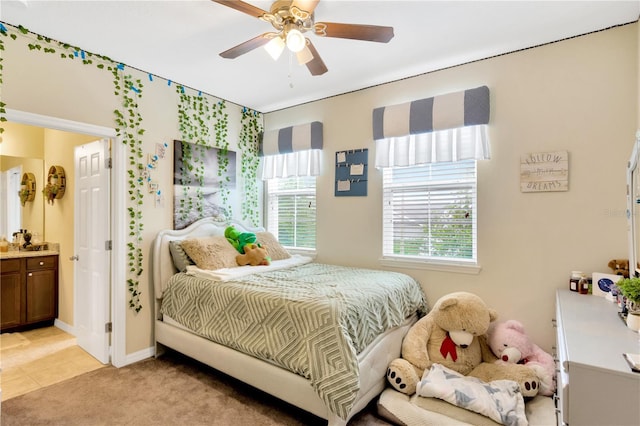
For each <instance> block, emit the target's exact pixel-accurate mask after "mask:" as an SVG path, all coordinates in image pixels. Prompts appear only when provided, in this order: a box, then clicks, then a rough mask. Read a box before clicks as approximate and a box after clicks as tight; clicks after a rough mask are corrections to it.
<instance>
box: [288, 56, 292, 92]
mask: <svg viewBox="0 0 640 426" xmlns="http://www.w3.org/2000/svg"><path fill="white" fill-rule="evenodd" d="M292 69H293V53H292V52H289V87H290V88H292V89H293V78H292V77H291V74H292V71H291V70H292Z"/></svg>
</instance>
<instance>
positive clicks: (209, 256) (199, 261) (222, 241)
mask: <svg viewBox="0 0 640 426" xmlns="http://www.w3.org/2000/svg"><path fill="white" fill-rule="evenodd" d="M180 245H181V246H182V248H183V249H184V251H185V253H187V255H188V256H189V257H190V258H191V260H193V261H194V262H195V264H196V266H197V267H198V268H200V269H210V270H214V269H221V268H234V267H236V266H238V263H237V262H236V256H237V255H239V254H240V253H238V252H237V251H236V249H235V248H233V246H232V245H231V244H230V243H229V241H227V239H226V238H225V237H224V236H222V235H219V236H215V237H201V238H192V239H188V240H184V241H183V242H182V244H180Z"/></svg>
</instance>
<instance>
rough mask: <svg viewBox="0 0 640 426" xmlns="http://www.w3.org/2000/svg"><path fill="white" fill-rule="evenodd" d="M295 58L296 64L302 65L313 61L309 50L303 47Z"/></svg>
mask: <svg viewBox="0 0 640 426" xmlns="http://www.w3.org/2000/svg"><path fill="white" fill-rule="evenodd" d="M296 57H297V58H298V64H299V65H304V64H306V63H307V62H309V61H310V60H312V59H313V53H311V50H309V48H308V47H307V46H305V47H304V49H302V50H301V51H299V52H298V53H296Z"/></svg>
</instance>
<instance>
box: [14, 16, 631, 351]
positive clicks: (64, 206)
mask: <svg viewBox="0 0 640 426" xmlns="http://www.w3.org/2000/svg"><path fill="white" fill-rule="evenodd" d="M638 31H639V30H638V26H637V24H633V25H627V26H624V27H618V28H614V29H611V30H608V31H604V32H600V33H596V34H592V35H588V36H584V37H579V38H574V39H570V40H567V41H564V42H561V43H556V44H552V45H548V46H543V47H539V48H535V49H530V50H525V51H521V52H518V53H513V54H510V55H504V56H500V57H497V58H493V59H489V60H485V61H479V62H475V63H472V64H468V65H464V66H459V67H455V68H451V69H447V70H444V71H441V72H434V73H430V74H427V75H423V76H418V77H415V78H412V79H406V80H403V81H399V82H396V83H393V84H388V85H383V86H378V87H375V88H371V89H368V90H364V91H360V92H355V93H351V94H347V95H343V96H339V97H335V98H331V99H327V100H323V101H318V102H314V103H310V104H306V105H303V106H299V107H296V108H291V109H287V110H283V111H279V112H274V113H271V114H268V116H267V117H266V119H265V124H266V128H267V129H272V128H277V127H281V126H289V125H292V124H298V123H305V122H309V121H312V120H320V121H322V122H324V132H325V153H324V164H325V167H324V171H323V175H322V176H321V177H320V178H319V180H318V229H319V230H320V231H321V232H319V233H318V251H319V254H318V260H319V261H322V262H335V263H339V264H343V263H349V264H353V265H357V266H367V267H373V268H379V267H380V265H379V263H378V258H379V257H380V254H381V234H380V222H381V194H380V188H381V182H380V173H379V172H378V171H376V170H375V169H373V168H372V169H371V171H370V178H369V188H368V193H369V195H368V196H367V197H357V198H351V197H341V198H335V197H334V196H333V177H334V176H333V174H334V171H333V156H334V152H335V151H338V150H344V149H351V148H362V147H368V148H369V155H370V159H369V160H370V162H371V163H372V162H373V154H374V151H375V147H374V146H373V143H372V140H371V139H372V132H371V111H372V109H373V108H375V107H377V106H382V105H389V104H395V103H399V102H405V101H408V100H413V99H419V98H424V97H430V96H433V95H437V94H441V93H447V92H451V91H456V90H461V89H465V88H470V87H475V86H478V85H483V84H486V85H487V86H489V88H490V89H491V101H492V118H491V120H492V121H491V129H490V137H491V147H492V154H493V155H492V159H491V160H489V161H486V162H482V163H480V164H479V170H478V173H479V219H478V223H479V260H480V263H481V265H482V271H481V272H480V273H479V274H478V275H467V274H457V273H443V272H434V271H429V270H415V269H407V270H403V271H404V272H407V273H408V274H410V275H412V276H414V277H416V278H417V279H419V280H420V282H421V283H422V285H423V286H424V288H425V290H426V293H427V296H428V298H429V300H430V301H431V302H434V301H435V300H436V299H437V298H438V297H440V296H441V295H443V294H445V293H447V292H449V291H452V290H469V291H473V292H476V293H478V294H479V295H481V296H482V297H483V298H484V299H485V300H486V301H487V303H489V304H490V305H492V306H493V307H495V308H496V309H497V310H498V311H499V312H500V314H501V315H502V317H503V318H518V319H520V320H522V321H523V322H524V323H525V325H526V326H527V328H528V329H529V333H530V334H531V335H532V337H533V338H534V340H535V341H537V342H539V343H540V344H541V345H543V346H544V347H545V348H546V349H550V346H551V344H552V340H553V332H552V329H551V326H550V319H551V317H552V316H553V305H554V300H553V294H554V290H555V289H556V288H563V287H566V286H567V279H568V276H569V271H571V270H573V269H581V270H584V271H606V264H607V262H608V260H609V259H612V258H621V257H626V247H627V244H626V241H627V240H626V238H627V235H626V219H625V214H624V212H625V165H626V161H627V159H628V157H629V154H630V151H631V147H632V143H633V135H634V133H635V129H636V128H637V127H638V122H639V121H640V119H639V118H638V116H639V114H638V96H636V94H637V93H639V91H638V70H637V69H638V56H639V53H638V44H639V41H638V38H639V35H638ZM27 42H28V40H27V39H25V38H22V37H19V38H18V40H16V41H12V40H8V39H7V40H6V41H5V51H4V52H3V66H4V69H3V87H2V96H3V102H5V103H6V104H7V108H11V109H15V110H21V111H27V112H32V113H37V114H43V115H48V116H54V117H60V118H64V119H68V120H74V121H79V122H83V123H88V124H94V125H99V126H104V127H111V128H113V127H114V126H115V124H114V117H113V110H114V109H116V108H118V107H119V100H118V99H117V98H116V97H115V96H114V95H113V81H112V80H113V76H112V74H111V72H109V71H108V70H99V69H98V68H97V67H96V66H95V64H94V65H82V64H81V63H80V62H79V61H77V60H76V61H70V60H61V59H60V58H59V56H58V55H55V54H53V55H52V54H46V53H42V52H38V51H30V50H29V49H28V47H27V46H26V43H27ZM149 71H153V70H149ZM126 72H127V73H131V74H132V75H134V77H135V78H140V79H141V80H142V81H143V82H144V92H143V97H142V99H141V100H140V101H139V105H140V106H139V110H140V112H141V114H142V116H143V124H142V126H143V127H144V128H145V129H146V133H145V135H144V137H143V149H144V151H145V153H146V152H153V150H154V147H155V144H156V143H159V142H171V141H172V140H173V139H178V138H179V134H180V133H179V131H178V121H177V104H178V94H177V93H176V90H175V87H174V86H171V87H169V86H168V85H167V84H166V81H164V80H162V79H160V78H154V82H149V81H148V78H147V74H146V73H144V72H138V71H136V70H131V69H129V68H126ZM212 99H214V100H215V98H212ZM227 112H228V113H229V123H230V124H231V127H230V129H229V141H230V142H231V147H230V148H231V149H235V148H236V143H237V142H236V141H237V139H238V132H239V129H238V127H237V126H238V124H237V123H239V122H240V114H241V112H240V107H238V106H235V105H232V104H228V108H227ZM234 126H236V127H234ZM546 150H567V151H568V152H569V156H570V184H569V185H570V190H569V191H568V192H562V193H542V194H523V193H521V192H520V191H519V181H518V179H519V159H520V156H521V155H523V154H525V153H528V152H538V151H546ZM55 161H58V162H60V163H63V164H64V165H65V170H66V169H67V167H66V165H67V164H68V162H69V161H70V160H69V158H67V157H66V156H65V158H62V157H60V158H57V159H55ZM50 164H52V163H48V164H47V165H50ZM238 169H239V168H238ZM172 170H173V166H172V154H169V156H168V158H166V159H165V160H162V161H161V162H160V164H159V167H158V170H157V171H156V172H155V173H156V179H157V180H158V182H159V183H160V187H161V189H162V190H163V193H164V194H167V197H166V199H165V204H164V206H156V205H155V204H154V203H153V200H152V196H151V195H149V196H146V198H145V204H144V207H143V215H144V218H145V220H144V222H145V228H144V233H143V239H144V243H143V252H144V253H145V256H146V257H145V264H144V269H145V272H144V273H143V274H142V275H141V277H140V279H141V290H142V304H143V310H142V311H141V312H140V313H139V314H135V313H133V311H131V310H127V318H126V320H127V336H126V353H127V354H132V353H134V352H136V351H140V350H143V349H147V348H149V347H150V346H151V345H152V328H151V327H152V317H151V308H152V306H151V301H150V299H149V295H150V293H151V289H150V286H149V283H148V281H149V264H148V261H149V259H148V253H149V246H150V243H151V241H152V240H153V237H154V236H155V234H156V233H157V232H158V231H159V230H161V229H164V228H171V227H172V216H173V212H172V206H173V200H172V199H171V195H172ZM239 178H240V177H239ZM238 183H239V184H240V183H241V181H240V179H239V182H238ZM70 200H71V199H70V198H66V197H65V199H63V200H57V201H56V202H58V201H62V203H60V204H58V205H57V208H59V210H58V211H59V212H60V213H61V212H63V211H64V212H70V211H72V209H71V207H70V206H69V202H70ZM235 202H236V203H239V201H238V200H236V201H235ZM235 211H236V213H238V212H239V209H236V210H235ZM61 232H63V231H61ZM56 238H64V236H62V235H60V234H58V235H56ZM354 242H357V244H354ZM115 249H116V250H124V248H122V247H116V248H115ZM65 255H67V254H65ZM346 259H348V262H347V261H346ZM121 267H122V268H125V267H126V265H121ZM63 273H64V272H63ZM67 274H68V273H67ZM121 285H123V286H124V285H126V284H125V283H121ZM68 297H69V295H68V294H67V295H62V296H61V303H63V304H68V303H69V302H68V300H69V299H68ZM114 303H126V301H115V302H114Z"/></svg>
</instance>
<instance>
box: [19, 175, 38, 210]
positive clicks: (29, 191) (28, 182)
mask: <svg viewBox="0 0 640 426" xmlns="http://www.w3.org/2000/svg"><path fill="white" fill-rule="evenodd" d="M18 195H19V196H20V203H21V204H22V206H23V207H24V205H25V204H26V203H27V201H33V199H34V198H35V196H36V177H35V176H34V175H33V173H23V174H22V180H21V181H20V191H19V192H18Z"/></svg>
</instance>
